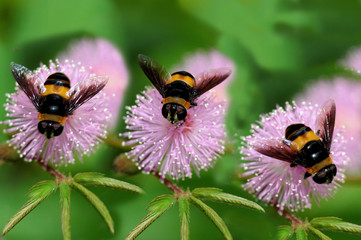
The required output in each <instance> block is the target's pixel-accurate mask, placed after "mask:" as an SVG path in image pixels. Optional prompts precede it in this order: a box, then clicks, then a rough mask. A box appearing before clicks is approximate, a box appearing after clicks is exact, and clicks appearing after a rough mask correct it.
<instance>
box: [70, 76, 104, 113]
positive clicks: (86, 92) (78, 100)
mask: <svg viewBox="0 0 361 240" xmlns="http://www.w3.org/2000/svg"><path fill="white" fill-rule="evenodd" d="M107 82H108V77H102V76H96V77H91V78H90V79H86V80H84V81H81V82H79V83H77V84H76V85H74V86H73V87H71V88H70V89H69V91H68V92H67V95H68V96H69V101H68V105H67V107H66V109H67V115H71V114H72V113H73V111H74V110H75V109H77V108H78V107H79V106H80V105H82V104H84V103H86V102H87V101H88V100H89V99H91V98H92V97H94V96H95V95H96V94H97V93H98V92H100V91H101V90H102V89H103V88H104V87H105V85H106V84H107Z"/></svg>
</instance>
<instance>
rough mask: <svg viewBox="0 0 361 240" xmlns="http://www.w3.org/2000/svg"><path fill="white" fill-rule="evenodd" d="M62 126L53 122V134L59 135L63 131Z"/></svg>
mask: <svg viewBox="0 0 361 240" xmlns="http://www.w3.org/2000/svg"><path fill="white" fill-rule="evenodd" d="M63 129H64V127H63V126H62V125H61V124H60V123H54V124H53V133H54V136H59V135H60V134H61V133H62V132H63Z"/></svg>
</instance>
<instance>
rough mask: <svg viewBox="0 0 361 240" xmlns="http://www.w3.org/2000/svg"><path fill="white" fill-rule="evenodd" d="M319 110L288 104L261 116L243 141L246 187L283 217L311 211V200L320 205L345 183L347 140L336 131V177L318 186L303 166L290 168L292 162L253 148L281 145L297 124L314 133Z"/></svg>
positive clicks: (334, 149)
mask: <svg viewBox="0 0 361 240" xmlns="http://www.w3.org/2000/svg"><path fill="white" fill-rule="evenodd" d="M318 109H319V106H318V105H311V104H306V103H302V104H301V105H300V106H298V105H296V104H295V103H293V104H288V103H287V104H286V107H285V109H283V108H282V107H277V109H275V110H274V111H272V112H271V113H269V114H265V115H262V116H261V120H260V121H258V122H257V123H258V124H257V125H252V129H251V135H250V136H247V137H244V138H243V141H244V147H242V148H241V154H243V155H244V157H243V160H245V161H246V162H245V163H244V164H242V166H243V168H244V170H245V173H244V176H245V177H249V179H248V182H247V183H246V184H244V186H243V187H244V188H245V189H246V190H248V191H249V192H250V193H252V194H254V195H255V196H256V197H257V198H258V199H260V200H261V201H263V202H265V203H268V204H270V205H272V206H275V207H276V208H277V209H278V211H279V213H280V214H282V211H283V210H284V209H288V210H290V211H298V210H303V209H305V208H311V199H314V200H315V201H316V202H317V203H319V201H320V199H321V198H323V199H327V198H329V197H331V196H333V194H334V192H335V191H336V190H337V188H338V187H340V183H342V182H344V179H345V174H344V168H345V164H346V163H347V161H348V157H347V155H346V154H345V152H344V148H345V140H344V138H343V136H342V134H341V131H340V129H336V128H335V131H334V134H333V142H332V144H331V151H330V154H331V156H332V159H333V163H334V164H335V165H336V166H337V175H336V176H335V177H334V179H333V182H332V183H330V184H317V183H315V182H314V181H313V180H312V178H311V177H309V178H307V179H304V174H305V172H306V170H305V168H304V167H302V166H299V165H297V166H295V167H291V166H290V163H288V162H285V161H281V160H278V159H275V158H271V157H268V156H266V155H263V154H261V153H259V152H257V151H256V150H255V148H254V146H256V145H258V144H260V143H262V142H264V141H267V140H272V139H273V141H277V142H281V143H282V139H284V134H285V130H286V128H287V127H288V126H289V125H291V124H294V123H303V124H305V125H306V126H309V127H310V128H311V129H313V130H314V129H315V121H316V116H317V112H318ZM336 115H337V113H336ZM280 145H281V146H280V147H287V146H286V145H284V144H280Z"/></svg>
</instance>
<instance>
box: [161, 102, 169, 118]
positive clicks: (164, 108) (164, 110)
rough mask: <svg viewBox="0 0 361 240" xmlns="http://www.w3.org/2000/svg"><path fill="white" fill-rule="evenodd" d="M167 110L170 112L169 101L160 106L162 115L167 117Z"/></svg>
mask: <svg viewBox="0 0 361 240" xmlns="http://www.w3.org/2000/svg"><path fill="white" fill-rule="evenodd" d="M169 112H170V104H169V103H167V104H164V105H163V107H162V115H163V117H164V118H167V117H168V113H169Z"/></svg>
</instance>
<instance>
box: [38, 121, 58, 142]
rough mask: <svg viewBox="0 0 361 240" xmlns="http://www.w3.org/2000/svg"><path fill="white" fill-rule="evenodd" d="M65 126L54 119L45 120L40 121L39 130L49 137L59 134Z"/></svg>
mask: <svg viewBox="0 0 361 240" xmlns="http://www.w3.org/2000/svg"><path fill="white" fill-rule="evenodd" d="M63 129H64V127H63V126H62V125H61V124H60V123H58V122H54V121H49V120H43V121H40V122H39V123H38V130H39V132H40V133H41V134H44V135H45V136H46V137H47V138H48V139H50V138H52V137H56V136H59V135H60V134H61V133H62V132H63Z"/></svg>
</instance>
